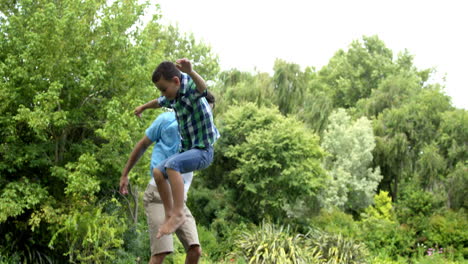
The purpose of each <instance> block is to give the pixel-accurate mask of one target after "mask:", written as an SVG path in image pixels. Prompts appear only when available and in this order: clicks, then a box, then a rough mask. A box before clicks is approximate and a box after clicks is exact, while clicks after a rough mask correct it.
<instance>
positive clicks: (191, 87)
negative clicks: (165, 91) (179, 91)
mask: <svg viewBox="0 0 468 264" xmlns="http://www.w3.org/2000/svg"><path fill="white" fill-rule="evenodd" d="M187 88H188V91H189V94H190V97H191V98H192V99H193V100H198V99H200V98H202V97H205V96H206V95H207V94H208V90H207V89H205V91H203V93H200V92H199V91H198V90H197V85H195V82H194V81H193V80H192V78H189V80H188V82H187Z"/></svg>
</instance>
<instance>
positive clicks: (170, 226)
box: [156, 214, 186, 239]
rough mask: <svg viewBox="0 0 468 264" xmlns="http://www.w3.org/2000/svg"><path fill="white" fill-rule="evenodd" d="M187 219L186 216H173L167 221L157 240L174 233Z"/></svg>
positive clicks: (161, 228)
mask: <svg viewBox="0 0 468 264" xmlns="http://www.w3.org/2000/svg"><path fill="white" fill-rule="evenodd" d="M185 220H186V217H185V215H184V214H181V215H176V214H174V215H172V216H171V217H170V218H169V220H168V221H165V222H164V224H163V225H162V226H161V227H160V228H159V230H158V234H157V235H156V238H158V239H159V238H161V237H162V236H165V235H169V234H172V233H174V232H175V231H176V230H177V228H179V227H180V226H181V225H183V224H184V222H185Z"/></svg>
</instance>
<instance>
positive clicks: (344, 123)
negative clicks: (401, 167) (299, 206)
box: [321, 109, 382, 212]
mask: <svg viewBox="0 0 468 264" xmlns="http://www.w3.org/2000/svg"><path fill="white" fill-rule="evenodd" d="M321 145H322V147H323V148H324V150H325V151H327V152H328V155H327V156H326V158H325V159H324V167H325V168H326V169H327V171H328V172H329V173H330V179H329V181H328V182H327V188H326V189H325V194H324V202H325V204H326V205H327V206H336V207H339V208H343V209H345V210H347V211H351V212H359V211H360V210H362V209H364V208H366V207H367V206H369V205H370V204H371V203H372V201H373V200H372V199H373V197H374V195H375V194H376V191H377V186H378V185H379V182H380V180H381V179H382V175H380V169H379V168H378V167H377V168H372V160H373V156H372V151H373V149H374V147H375V139H374V134H373V131H372V125H371V122H370V121H369V120H368V119H367V118H366V117H361V118H360V119H358V120H356V121H352V120H351V117H350V116H349V115H348V114H347V113H346V111H345V110H344V109H338V110H336V111H334V112H333V113H332V114H331V115H330V120H329V124H328V126H327V128H326V130H325V131H324V134H323V139H322V144H321Z"/></svg>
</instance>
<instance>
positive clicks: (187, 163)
mask: <svg viewBox="0 0 468 264" xmlns="http://www.w3.org/2000/svg"><path fill="white" fill-rule="evenodd" d="M213 152H214V150H213V146H209V147H208V148H206V149H198V148H194V149H190V150H187V151H184V152H181V153H177V154H174V155H172V156H170V157H169V158H167V159H166V160H163V161H162V162H161V163H159V164H158V166H156V169H158V170H159V171H161V172H162V174H163V175H164V178H166V179H167V178H168V176H167V172H166V168H168V169H173V170H175V171H178V172H180V173H187V172H192V171H196V170H202V169H206V168H208V166H210V164H211V163H212V162H213Z"/></svg>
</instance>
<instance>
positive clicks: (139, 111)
mask: <svg viewBox="0 0 468 264" xmlns="http://www.w3.org/2000/svg"><path fill="white" fill-rule="evenodd" d="M143 111H145V108H144V107H143V106H142V105H140V106H137V107H136V108H135V110H134V111H133V113H134V114H135V115H136V116H138V117H141V113H143Z"/></svg>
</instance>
